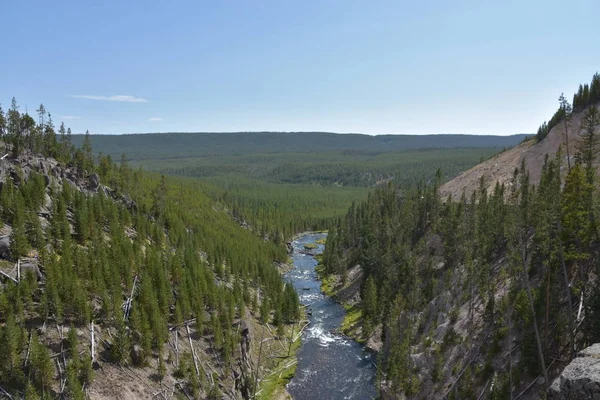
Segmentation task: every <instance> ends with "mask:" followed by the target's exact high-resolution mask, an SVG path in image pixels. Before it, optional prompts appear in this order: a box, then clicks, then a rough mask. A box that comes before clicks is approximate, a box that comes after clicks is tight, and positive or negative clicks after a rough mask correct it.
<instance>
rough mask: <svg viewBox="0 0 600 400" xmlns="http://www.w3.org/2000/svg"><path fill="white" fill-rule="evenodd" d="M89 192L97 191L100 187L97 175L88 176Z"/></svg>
mask: <svg viewBox="0 0 600 400" xmlns="http://www.w3.org/2000/svg"><path fill="white" fill-rule="evenodd" d="M89 180H90V186H89V188H90V190H98V187H99V186H100V177H99V176H98V174H96V173H93V174H91V175H90V178H89Z"/></svg>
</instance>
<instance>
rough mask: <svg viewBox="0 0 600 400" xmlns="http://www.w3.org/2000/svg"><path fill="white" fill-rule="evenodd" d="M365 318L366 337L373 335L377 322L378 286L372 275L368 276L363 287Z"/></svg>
mask: <svg viewBox="0 0 600 400" xmlns="http://www.w3.org/2000/svg"><path fill="white" fill-rule="evenodd" d="M362 306H363V318H364V320H365V327H364V329H365V337H367V338H368V337H369V336H370V335H371V332H372V329H373V328H374V327H375V325H376V324H377V287H376V286H375V281H374V280H373V278H372V277H368V278H367V282H366V284H365V288H364V289H363V299H362Z"/></svg>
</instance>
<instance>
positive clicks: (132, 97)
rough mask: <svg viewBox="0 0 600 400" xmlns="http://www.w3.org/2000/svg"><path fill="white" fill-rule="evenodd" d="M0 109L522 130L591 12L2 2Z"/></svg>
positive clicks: (261, 125)
mask: <svg viewBox="0 0 600 400" xmlns="http://www.w3.org/2000/svg"><path fill="white" fill-rule="evenodd" d="M1 13H2V17H1V21H2V22H1V24H2V32H3V40H2V52H3V55H2V58H1V59H0V102H1V103H2V106H3V108H4V109H6V108H7V107H8V106H9V105H10V99H11V98H12V96H15V97H16V98H17V100H18V102H19V105H20V107H21V111H24V110H25V108H27V109H28V110H29V111H30V113H31V112H32V111H34V110H35V109H36V108H37V106H38V105H39V104H40V103H41V102H42V103H44V105H45V106H46V108H47V109H48V110H49V111H50V112H51V113H52V116H53V119H54V121H55V123H56V125H58V124H60V121H61V120H64V122H65V123H66V124H67V125H68V126H71V127H72V129H73V131H74V132H83V131H85V130H86V129H89V130H90V132H91V133H132V132H171V131H213V132H214V131H256V130H269V131H308V130H317V131H333V132H362V133H371V134H378V133H492V134H512V133H521V132H534V131H535V130H536V129H537V126H538V125H539V124H540V123H541V122H542V121H543V120H545V119H548V118H549V117H550V116H551V114H552V113H553V111H554V110H555V109H556V108H557V104H558V103H557V98H558V96H559V94H560V93H561V92H562V91H564V92H565V93H566V94H567V97H568V98H569V99H571V98H572V94H573V91H574V90H575V89H576V88H577V86H578V85H579V83H583V82H588V81H589V80H590V78H591V76H592V75H593V74H594V73H595V72H596V71H600V51H599V49H600V26H599V25H598V15H600V2H599V1H597V0H589V1H587V0H574V1H570V2H567V1H564V0H563V1H554V0H521V1H511V0H507V1H486V0H477V1H461V0H456V1H433V0H423V1H414V0H411V1H400V0H396V1H377V0H373V1H349V0H340V1H328V0H323V1H308V0H303V1H287V0H279V1H259V0H253V1H186V2H182V1H161V2H154V1H129V0H127V1H95V2H92V1H47V0H46V1H43V2H41V1H11V2H8V1H7V2H5V3H4V4H3V5H2V7H1Z"/></svg>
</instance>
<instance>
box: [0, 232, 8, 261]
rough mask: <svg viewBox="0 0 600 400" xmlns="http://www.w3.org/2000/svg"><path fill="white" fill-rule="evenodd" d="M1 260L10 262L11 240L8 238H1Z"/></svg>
mask: <svg viewBox="0 0 600 400" xmlns="http://www.w3.org/2000/svg"><path fill="white" fill-rule="evenodd" d="M0 258H3V259H5V260H10V238H9V237H8V236H5V237H3V238H0Z"/></svg>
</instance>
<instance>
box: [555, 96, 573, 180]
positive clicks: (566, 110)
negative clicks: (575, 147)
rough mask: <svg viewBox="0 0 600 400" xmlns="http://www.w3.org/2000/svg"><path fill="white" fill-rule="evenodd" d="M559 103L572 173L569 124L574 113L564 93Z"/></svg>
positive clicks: (568, 163)
mask: <svg viewBox="0 0 600 400" xmlns="http://www.w3.org/2000/svg"><path fill="white" fill-rule="evenodd" d="M558 102H559V104H560V111H561V114H562V118H563V121H564V124H565V144H566V146H567V166H568V168H569V171H570V170H571V153H570V152H569V124H568V122H569V120H570V119H571V113H572V111H573V108H572V107H571V105H570V104H569V102H568V101H567V99H566V97H565V94H564V93H561V94H560V97H559V98H558Z"/></svg>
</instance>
